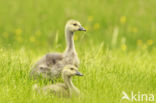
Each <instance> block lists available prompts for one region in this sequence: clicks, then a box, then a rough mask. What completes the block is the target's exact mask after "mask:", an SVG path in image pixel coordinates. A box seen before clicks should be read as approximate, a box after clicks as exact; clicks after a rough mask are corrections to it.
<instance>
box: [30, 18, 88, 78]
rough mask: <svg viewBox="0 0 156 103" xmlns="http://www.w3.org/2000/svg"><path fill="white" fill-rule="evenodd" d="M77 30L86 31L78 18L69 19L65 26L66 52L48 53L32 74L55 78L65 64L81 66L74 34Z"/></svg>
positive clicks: (37, 63)
mask: <svg viewBox="0 0 156 103" xmlns="http://www.w3.org/2000/svg"><path fill="white" fill-rule="evenodd" d="M76 31H86V30H85V29H84V28H83V27H82V26H81V24H80V22H78V21H76V20H69V21H68V22H67V24H66V26H65V37H66V50H65V52H64V53H48V54H46V55H45V56H43V57H42V58H41V59H40V60H39V61H38V62H36V64H35V65H34V67H33V68H32V69H31V73H30V76H31V77H33V78H37V77H38V76H42V77H43V78H48V79H51V80H54V79H56V78H58V77H60V76H61V71H62V69H63V67H64V66H65V65H74V66H76V67H78V66H79V59H78V56H77V53H76V49H75V45H74V40H73V36H74V33H75V32H76Z"/></svg>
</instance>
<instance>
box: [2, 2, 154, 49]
mask: <svg viewBox="0 0 156 103" xmlns="http://www.w3.org/2000/svg"><path fill="white" fill-rule="evenodd" d="M155 4H156V1H155V0H148V1H146V0H93V1H90V0H66V1H65V0H64V1H62V0H0V14H1V15H0V45H1V46H2V47H7V48H21V47H28V48H33V47H36V48H40V46H42V48H45V47H46V48H47V47H49V48H54V47H56V44H58V45H60V47H64V45H65V43H64V42H65V39H64V26H65V23H66V22H67V20H69V19H76V20H79V21H80V22H81V23H82V25H83V26H84V27H85V28H86V29H87V32H86V33H80V34H79V33H77V34H78V35H76V37H75V40H76V42H77V44H78V45H80V44H83V45H84V46H88V45H90V46H91V45H99V44H101V43H102V42H103V43H104V45H105V46H106V47H110V48H112V47H117V48H120V49H124V50H125V49H130V50H131V49H132V50H133V49H136V48H138V47H139V48H142V49H146V48H151V47H152V46H153V45H154V44H155V43H154V41H155V39H156V35H155V34H156V29H155V28H156V13H155V8H156V7H155ZM114 35H117V36H114ZM113 39H115V40H114V41H112V40H113ZM112 42H113V43H112Z"/></svg>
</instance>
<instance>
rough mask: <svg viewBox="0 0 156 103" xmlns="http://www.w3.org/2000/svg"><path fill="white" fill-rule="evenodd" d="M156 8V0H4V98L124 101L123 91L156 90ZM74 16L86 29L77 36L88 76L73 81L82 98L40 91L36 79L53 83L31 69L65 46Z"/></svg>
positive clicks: (0, 24) (0, 35) (0, 42)
mask: <svg viewBox="0 0 156 103" xmlns="http://www.w3.org/2000/svg"><path fill="white" fill-rule="evenodd" d="M155 10H156V0H0V103H62V102H63V103H80V102H81V103H124V102H123V101H122V102H121V97H122V96H123V95H122V91H125V92H126V93H128V95H130V93H131V92H132V91H134V93H136V94H137V93H138V92H139V93H140V94H143V93H146V94H154V95H156V88H155V86H156V78H155V77H156V69H155V68H156V65H155V61H156V55H155V53H156V48H155V45H156V43H155V41H156V13H155ZM69 19H75V20H78V21H80V22H81V24H82V26H84V27H85V28H86V29H87V32H76V34H75V35H74V40H75V45H76V46H75V47H76V50H77V53H78V56H79V58H80V67H79V70H80V71H81V72H82V73H83V74H84V77H82V78H78V77H75V78H73V83H74V84H75V85H76V87H78V88H79V89H80V91H81V92H82V93H83V95H82V98H77V97H76V98H70V99H66V98H61V99H60V98H57V97H55V96H51V95H43V94H37V93H35V92H34V91H33V90H32V86H33V85H34V84H35V83H37V84H38V85H41V86H45V85H47V84H51V82H48V83H47V82H46V83H45V82H44V80H43V81H42V80H41V81H39V82H38V81H34V80H31V79H30V77H29V71H30V68H31V67H32V65H33V64H34V63H35V62H36V60H37V59H39V58H40V57H41V56H43V55H44V54H46V53H48V52H53V51H58V52H63V51H64V49H65V36H64V28H65V24H66V22H67V21H68V20H69ZM130 102H131V101H125V103H130ZM144 102H146V101H144ZM134 103H140V102H138V101H136V102H134ZM141 103H142V102H141ZM147 103H148V102H147ZM150 103H151V102H150Z"/></svg>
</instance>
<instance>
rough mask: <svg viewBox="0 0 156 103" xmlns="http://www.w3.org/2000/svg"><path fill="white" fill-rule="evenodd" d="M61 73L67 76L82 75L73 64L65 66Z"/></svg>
mask: <svg viewBox="0 0 156 103" xmlns="http://www.w3.org/2000/svg"><path fill="white" fill-rule="evenodd" d="M62 73H63V75H64V76H67V77H72V76H83V74H82V73H80V72H79V71H78V69H77V68H76V67H75V66H73V65H67V66H65V67H64V69H63V72H62Z"/></svg>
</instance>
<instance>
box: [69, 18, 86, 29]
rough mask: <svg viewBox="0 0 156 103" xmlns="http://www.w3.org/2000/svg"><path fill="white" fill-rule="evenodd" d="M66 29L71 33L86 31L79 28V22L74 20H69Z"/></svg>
mask: <svg viewBox="0 0 156 103" xmlns="http://www.w3.org/2000/svg"><path fill="white" fill-rule="evenodd" d="M66 29H67V30H69V31H71V32H76V31H86V29H85V28H83V27H82V26H81V24H80V22H78V21H76V20H69V21H68V22H67V24H66Z"/></svg>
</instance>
